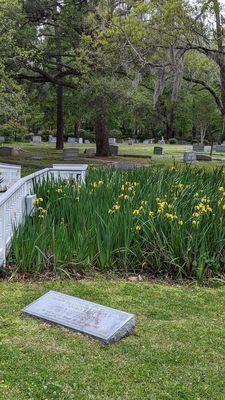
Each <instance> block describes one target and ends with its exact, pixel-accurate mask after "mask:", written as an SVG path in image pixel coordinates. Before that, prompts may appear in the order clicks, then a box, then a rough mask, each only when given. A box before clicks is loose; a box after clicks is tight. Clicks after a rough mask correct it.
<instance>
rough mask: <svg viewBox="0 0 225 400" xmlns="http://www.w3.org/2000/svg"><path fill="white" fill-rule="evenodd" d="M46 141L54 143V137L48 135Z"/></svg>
mask: <svg viewBox="0 0 225 400" xmlns="http://www.w3.org/2000/svg"><path fill="white" fill-rule="evenodd" d="M48 143H56V137H54V136H51V135H50V136H49V137H48Z"/></svg>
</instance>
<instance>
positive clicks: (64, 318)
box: [22, 290, 135, 344]
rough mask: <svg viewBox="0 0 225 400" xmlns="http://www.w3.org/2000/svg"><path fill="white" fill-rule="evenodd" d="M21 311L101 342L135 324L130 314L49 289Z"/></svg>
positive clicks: (128, 330) (119, 335)
mask: <svg viewBox="0 0 225 400" xmlns="http://www.w3.org/2000/svg"><path fill="white" fill-rule="evenodd" d="M22 313H23V314H24V315H29V316H33V317H36V318H41V319H43V320H44V321H49V322H52V323H56V324H59V325H62V326H64V327H66V328H70V329H72V330H74V331H76V332H80V333H83V334H85V335H88V336H90V337H92V338H94V339H97V340H99V341H100V342H102V343H103V344H110V343H113V342H117V341H118V340H120V339H121V338H123V337H125V336H128V335H129V334H130V333H131V332H132V330H133V328H134V326H135V316H134V315H133V314H130V313H127V312H124V311H119V310H116V309H115V308H110V307H106V306H102V305H100V304H96V303H92V302H90V301H86V300H82V299H79V298H77V297H73V296H69V295H66V294H62V293H59V292H55V291H52V290H51V291H49V292H47V293H45V294H44V295H43V296H41V297H39V298H38V299H37V300H36V301H34V302H33V303H31V304H30V305H28V306H27V307H25V308H24V309H23V310H22Z"/></svg>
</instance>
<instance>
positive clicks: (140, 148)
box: [0, 142, 225, 175]
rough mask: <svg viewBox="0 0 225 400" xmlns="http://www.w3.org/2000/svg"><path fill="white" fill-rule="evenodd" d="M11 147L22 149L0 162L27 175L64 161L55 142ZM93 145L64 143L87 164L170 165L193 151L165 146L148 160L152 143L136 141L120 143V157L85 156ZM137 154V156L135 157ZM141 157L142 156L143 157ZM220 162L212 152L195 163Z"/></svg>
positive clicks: (219, 156) (220, 157)
mask: <svg viewBox="0 0 225 400" xmlns="http://www.w3.org/2000/svg"><path fill="white" fill-rule="evenodd" d="M10 146H17V147H20V148H22V149H23V150H24V151H25V152H24V153H23V154H21V155H19V156H16V157H11V158H6V157H0V162H7V161H8V162H15V163H18V164H22V166H23V169H22V173H23V175H26V174H27V173H29V172H30V169H32V172H34V171H35V170H37V169H40V167H43V168H44V167H49V166H52V164H53V163H63V160H62V151H57V150H56V149H55V145H54V144H49V143H46V142H42V143H41V144H33V143H12V144H10ZM94 146H95V145H94V144H83V145H78V144H67V143H66V144H65V147H76V148H79V151H80V158H79V160H78V161H77V163H88V164H107V163H110V162H114V161H126V162H127V161H133V162H137V163H143V164H149V162H150V163H151V165H162V166H164V165H172V164H173V162H174V159H176V160H178V161H180V160H182V156H183V153H184V151H189V150H192V146H191V145H169V144H167V145H164V146H163V147H164V155H165V157H161V156H154V157H153V159H152V160H151V161H150V158H145V157H146V156H147V157H148V156H149V157H151V156H153V148H154V146H155V145H143V144H135V145H133V146H129V145H127V144H124V143H122V144H119V156H118V157H110V158H105V159H100V158H86V157H84V156H83V152H84V150H85V149H86V148H88V147H94ZM124 155H129V158H127V157H123V156H124ZM135 156H137V157H135ZM142 156H143V158H142ZM221 161H225V154H219V153H215V152H214V154H213V162H211V163H206V162H204V163H202V162H201V163H198V165H206V166H207V167H210V168H211V167H212V166H216V165H221Z"/></svg>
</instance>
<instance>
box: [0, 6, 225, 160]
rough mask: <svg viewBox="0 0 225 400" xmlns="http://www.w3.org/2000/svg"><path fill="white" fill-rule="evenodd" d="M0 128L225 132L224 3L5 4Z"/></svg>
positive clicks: (134, 133)
mask: <svg viewBox="0 0 225 400" xmlns="http://www.w3.org/2000/svg"><path fill="white" fill-rule="evenodd" d="M0 33H1V35H0V52H1V60H0V76H1V80H0V123H1V126H3V127H4V124H6V123H9V121H16V122H17V123H19V124H21V125H23V126H25V127H26V129H27V130H28V131H30V132H31V131H33V132H38V131H46V132H55V134H56V136H57V148H58V149H62V148H63V137H64V136H68V135H80V134H81V133H82V134H85V135H86V136H87V137H88V135H89V136H90V137H91V135H93V137H94V135H95V138H96V145H97V155H99V156H108V155H109V154H110V148H109V144H108V135H114V136H115V135H117V136H120V137H140V138H143V139H144V138H149V137H155V138H159V137H160V136H161V135H164V136H166V138H167V139H169V138H172V137H178V138H183V139H185V138H190V137H192V139H193V140H194V139H196V138H197V137H198V140H201V141H203V140H206V139H207V138H208V139H210V138H211V136H212V132H220V133H221V137H222V134H223V129H224V118H225V48H224V46H225V7H224V5H223V2H222V1H218V0H208V1H207V0H201V1H187V0H151V1H150V0H148V1H144V0H139V1H137V0H126V1H120V0H101V1H98V0H89V1H87V0H80V1H79V0H0Z"/></svg>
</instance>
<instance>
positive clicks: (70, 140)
mask: <svg viewBox="0 0 225 400" xmlns="http://www.w3.org/2000/svg"><path fill="white" fill-rule="evenodd" d="M67 143H75V137H71V136H69V137H68V139H67Z"/></svg>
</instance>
